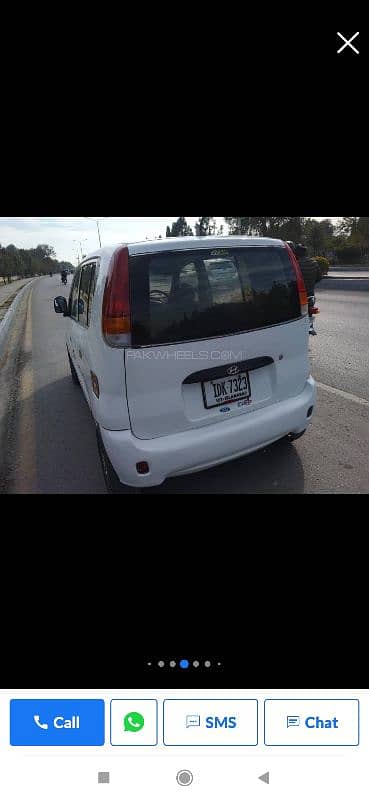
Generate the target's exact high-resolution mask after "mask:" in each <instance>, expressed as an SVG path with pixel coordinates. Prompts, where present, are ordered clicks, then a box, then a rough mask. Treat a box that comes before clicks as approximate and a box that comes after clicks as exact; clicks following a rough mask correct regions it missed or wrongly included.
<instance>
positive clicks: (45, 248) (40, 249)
mask: <svg viewBox="0 0 369 800" xmlns="http://www.w3.org/2000/svg"><path fill="white" fill-rule="evenodd" d="M35 255H36V257H39V258H41V259H47V258H56V252H55V250H54V248H53V247H50V245H48V244H38V245H37V247H36V249H35Z"/></svg>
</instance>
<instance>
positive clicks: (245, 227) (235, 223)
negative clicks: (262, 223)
mask: <svg viewBox="0 0 369 800" xmlns="http://www.w3.org/2000/svg"><path fill="white" fill-rule="evenodd" d="M251 219H252V218H251V217H224V220H225V222H226V223H227V225H228V226H229V233H230V235H231V236H235V235H243V236H250V235H251V233H252V230H251Z"/></svg>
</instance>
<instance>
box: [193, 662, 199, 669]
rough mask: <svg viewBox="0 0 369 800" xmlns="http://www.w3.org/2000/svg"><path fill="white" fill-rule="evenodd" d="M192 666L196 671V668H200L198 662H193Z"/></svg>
mask: <svg viewBox="0 0 369 800" xmlns="http://www.w3.org/2000/svg"><path fill="white" fill-rule="evenodd" d="M193 666H194V667H195V669H197V667H199V666H200V661H194V662H193Z"/></svg>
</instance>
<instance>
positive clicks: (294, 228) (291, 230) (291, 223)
mask: <svg viewBox="0 0 369 800" xmlns="http://www.w3.org/2000/svg"><path fill="white" fill-rule="evenodd" d="M304 223H305V220H304V218H303V217H289V218H288V220H287V222H284V223H283V224H282V225H281V228H280V230H279V232H278V237H279V238H280V239H283V241H285V242H286V241H287V242H288V241H290V242H301V240H302V239H303V236H304Z"/></svg>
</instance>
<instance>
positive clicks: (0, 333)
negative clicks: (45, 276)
mask: <svg viewBox="0 0 369 800" xmlns="http://www.w3.org/2000/svg"><path fill="white" fill-rule="evenodd" d="M36 280H38V278H33V280H30V281H29V283H26V285H25V286H22V288H21V289H20V290H19V292H18V294H17V295H16V297H15V298H14V300H13V302H12V304H11V306H9V308H8V310H7V312H6V314H5V317H4V319H3V320H2V321H1V322H0V357H1V355H2V351H3V349H4V348H5V345H6V340H7V338H8V334H9V329H10V326H11V323H12V320H13V317H14V314H15V312H16V310H17V308H18V306H19V303H20V300H21V299H22V297H23V294H24V292H25V291H26V290H27V289H28V288H29V286H32V284H33V283H34V282H35V281H36Z"/></svg>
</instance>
